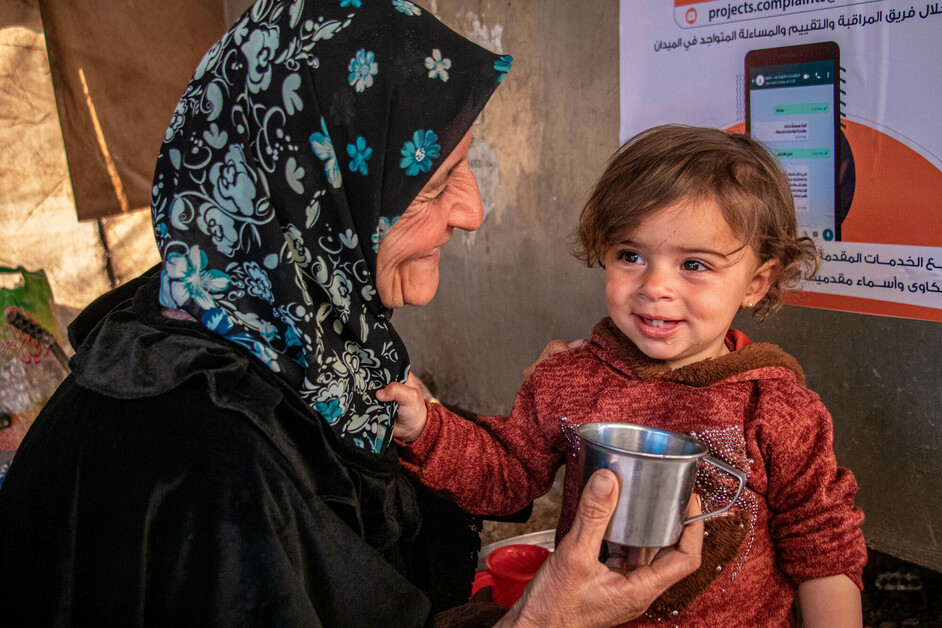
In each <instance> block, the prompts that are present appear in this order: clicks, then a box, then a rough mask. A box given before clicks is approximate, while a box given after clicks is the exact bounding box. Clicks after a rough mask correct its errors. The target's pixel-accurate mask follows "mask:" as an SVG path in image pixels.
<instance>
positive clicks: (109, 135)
mask: <svg viewBox="0 0 942 628" xmlns="http://www.w3.org/2000/svg"><path fill="white" fill-rule="evenodd" d="M39 5H40V11H41V14H42V21H43V28H44V30H45V34H46V48H47V51H48V54H49V65H50V69H51V74H52V83H53V88H54V90H55V95H56V107H57V109H58V112H59V120H60V124H61V126H62V135H63V141H64V144H65V151H66V156H67V159H68V165H69V175H70V178H71V180H72V188H73V191H74V195H75V206H76V211H77V213H78V217H79V219H80V220H84V219H94V218H100V217H103V216H110V215H114V214H120V213H123V212H126V211H129V210H133V209H140V208H149V207H150V198H151V187H152V181H153V176H154V164H155V162H156V159H157V153H158V151H159V150H160V145H161V142H162V141H163V139H164V134H165V131H166V129H167V126H168V124H169V121H170V117H171V115H172V114H173V110H174V107H175V106H176V103H177V101H178V100H179V98H180V95H181V94H182V93H183V90H184V89H185V88H186V84H187V81H188V80H189V78H190V76H191V75H192V73H193V69H194V68H195V67H196V66H197V64H198V63H199V61H200V59H201V58H202V56H203V53H204V52H205V51H206V50H208V49H209V47H210V46H211V45H212V44H213V42H214V41H215V40H216V39H217V38H218V37H219V36H220V35H221V34H222V33H224V32H225V30H226V18H225V10H224V6H223V3H222V2H215V3H213V2H191V1H189V0H161V2H152V1H151V0H126V1H124V2H120V3H115V2H112V1H111V0H83V1H82V2H62V1H61V0H40V2H39Z"/></svg>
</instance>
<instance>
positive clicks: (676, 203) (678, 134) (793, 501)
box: [378, 125, 867, 627]
mask: <svg viewBox="0 0 942 628" xmlns="http://www.w3.org/2000/svg"><path fill="white" fill-rule="evenodd" d="M796 232H797V223H796V218H795V207H794V203H793V201H792V197H791V191H790V189H789V184H788V180H787V178H786V176H785V173H784V172H783V170H782V168H781V166H780V165H779V164H778V162H777V161H776V159H775V158H774V157H773V156H772V155H771V154H770V153H769V152H768V151H767V150H766V149H765V148H764V147H762V145H760V144H759V143H757V142H755V141H754V140H752V139H750V138H748V137H745V136H741V135H729V134H726V133H724V132H722V131H719V130H716V129H707V128H696V127H686V126H680V125H666V126H660V127H656V128H653V129H650V130H648V131H645V132H643V133H641V134H639V135H638V136H636V137H634V138H632V139H631V140H629V141H628V142H627V143H626V144H625V145H624V146H623V147H622V148H621V149H620V150H619V151H618V152H617V153H616V154H615V155H614V156H613V158H612V159H611V161H610V162H609V164H608V167H607V168H606V170H605V172H604V173H603V174H602V177H601V178H600V179H599V181H598V183H597V184H596V186H595V190H594V191H593V193H592V196H591V197H590V199H589V201H588V203H587V204H586V206H585V208H584V209H583V211H582V216H581V219H580V227H579V232H578V235H579V240H580V243H581V249H582V250H581V255H580V257H581V258H582V259H583V260H584V261H585V262H586V263H587V264H588V265H589V266H590V267H591V266H592V265H594V264H596V263H598V264H599V265H600V266H601V267H602V268H604V269H605V275H606V299H607V304H608V313H609V316H608V317H607V318H604V319H603V320H602V321H601V322H599V323H598V324H597V325H596V326H595V329H594V331H593V335H592V339H591V341H590V342H589V343H587V344H586V345H584V346H582V347H580V348H576V349H573V350H570V351H567V352H563V353H558V354H556V355H554V356H552V357H550V358H547V359H546V360H544V361H542V362H541V363H540V364H539V365H538V366H537V368H536V370H535V371H534V372H533V374H532V375H531V376H530V377H529V378H527V379H526V381H525V382H524V384H523V386H522V388H521V389H520V391H519V393H518V394H517V398H516V400H515V401H514V405H513V409H512V411H511V415H510V416H509V417H479V418H478V419H477V421H475V422H471V421H466V420H464V419H462V418H460V417H457V416H455V415H453V414H451V413H450V412H448V411H447V410H446V409H445V408H444V407H443V406H442V405H440V404H437V403H428V404H426V403H424V402H423V401H422V397H421V392H419V391H418V389H417V388H415V387H412V386H404V385H401V384H391V385H390V386H389V387H387V388H385V389H384V390H383V391H380V394H378V397H379V398H380V399H381V400H383V401H389V400H393V399H395V400H398V401H399V402H400V409H399V416H398V419H397V425H396V427H395V432H394V433H395V435H396V436H397V438H398V442H399V445H400V458H401V460H402V463H403V465H404V466H405V468H406V469H407V470H408V471H409V472H410V473H412V474H413V475H414V476H415V477H417V478H418V479H419V480H420V481H421V482H422V483H423V484H425V485H426V486H428V487H430V488H431V489H433V490H434V491H436V492H438V493H440V494H442V495H445V496H448V497H449V498H451V499H453V500H454V501H456V502H457V503H458V504H459V505H460V506H461V507H462V508H464V509H466V510H468V511H469V512H472V513H476V514H506V513H510V512H514V511H517V510H519V509H520V508H523V507H524V506H525V505H526V504H528V503H529V502H530V501H532V500H533V499H534V498H536V497H539V496H540V495H543V494H545V493H546V492H547V491H548V490H549V488H550V487H551V485H552V483H553V479H554V477H555V474H556V471H557V469H558V468H559V466H560V465H561V464H563V463H565V462H567V461H569V460H574V455H575V453H576V452H577V447H578V443H577V437H576V433H575V429H574V428H575V427H576V426H578V425H580V424H582V423H588V422H594V421H620V422H628V423H641V424H645V425H649V426H653V427H657V428H661V429H667V430H671V431H674V432H680V433H685V434H691V433H692V434H694V435H695V436H696V437H698V438H699V439H700V440H701V441H703V442H704V443H705V444H706V445H707V446H708V447H709V448H710V453H711V454H712V455H713V456H715V457H717V458H720V459H722V460H725V461H726V462H728V463H730V464H732V465H734V466H736V467H738V468H739V469H741V470H743V471H744V472H745V473H746V474H747V476H748V483H747V486H746V489H745V490H744V492H743V495H742V497H741V498H740V499H739V500H738V501H737V503H736V505H735V506H734V508H733V509H732V511H731V512H733V513H734V514H732V515H729V516H718V517H714V518H712V519H711V520H709V521H708V522H707V526H706V532H705V536H706V538H705V539H704V549H703V563H702V565H701V567H700V569H699V571H697V572H696V573H694V574H692V575H691V576H689V577H688V578H686V579H685V580H683V581H681V582H680V583H678V584H677V585H676V586H675V587H674V588H672V589H670V590H669V591H668V592H666V593H665V594H664V595H663V596H662V597H661V598H660V599H658V600H657V601H656V602H655V604H654V605H652V607H651V608H650V609H649V611H648V613H647V615H646V616H644V617H642V618H641V619H639V620H636V621H635V622H633V623H632V624H631V625H662V624H663V623H664V622H667V623H669V625H675V624H677V625H710V626H782V625H793V624H794V621H795V619H794V617H793V606H794V594H795V589H796V588H797V591H798V597H799V600H800V607H801V613H802V616H803V619H804V625H805V626H829V627H833V626H844V625H847V626H859V625H860V624H861V609H860V592H859V588H860V587H861V586H862V583H861V572H862V569H863V566H864V564H865V563H866V558H867V554H866V547H865V545H864V540H863V536H862V534H861V531H860V523H861V521H862V519H863V514H862V513H861V511H860V510H859V509H858V508H855V507H854V494H855V493H856V490H857V484H856V481H855V480H854V477H853V475H852V474H851V473H850V472H849V471H847V470H846V469H841V468H839V467H838V466H837V464H836V462H835V458H834V451H833V448H832V426H831V418H830V415H829V414H828V412H827V410H826V409H825V407H824V406H823V405H822V403H821V401H820V399H819V398H818V396H817V395H816V394H815V393H813V392H811V391H810V390H808V389H807V388H805V386H804V375H803V373H802V370H801V368H800V367H799V366H798V364H797V362H796V361H795V359H794V358H792V357H791V356H790V355H788V354H787V353H785V352H783V351H782V350H781V349H779V348H778V347H777V346H775V345H771V344H766V343H753V342H751V341H750V340H749V339H748V338H747V337H746V336H745V335H744V334H743V333H741V332H739V331H736V330H731V329H730V325H731V323H732V321H733V317H734V316H735V315H736V313H737V312H738V311H739V309H740V308H745V309H748V310H752V311H753V314H755V315H756V316H758V317H759V318H763V317H765V316H766V315H767V314H769V313H771V312H773V311H775V310H776V309H777V308H778V307H779V306H780V305H781V301H782V297H783V295H784V293H785V292H786V291H787V290H789V288H790V287H791V286H793V285H794V283H795V282H796V281H797V280H798V279H799V278H800V277H802V276H807V275H808V274H813V273H814V272H815V271H816V268H817V264H818V261H817V252H816V249H815V247H814V244H813V243H812V242H811V241H810V240H808V239H806V238H798V237H797V235H796ZM577 475H578V474H577V473H566V478H565V485H564V496H563V507H562V514H561V516H560V521H559V525H558V528H557V540H558V539H559V538H561V537H562V536H563V535H565V533H566V531H567V530H568V529H569V527H570V525H571V522H572V515H573V512H574V510H575V506H576V503H577V499H578V494H579V489H580V486H579V483H580V478H579V477H576V476H577ZM728 482H729V481H728V479H727V476H724V475H723V474H722V473H721V472H712V471H711V467H706V466H704V467H703V468H701V470H700V473H699V475H698V479H697V487H696V491H697V492H698V493H699V494H700V496H701V498H702V499H703V507H704V509H705V510H706V509H710V510H712V509H714V508H715V507H717V506H718V505H722V504H724V503H726V500H727V495H728V491H729V484H728Z"/></svg>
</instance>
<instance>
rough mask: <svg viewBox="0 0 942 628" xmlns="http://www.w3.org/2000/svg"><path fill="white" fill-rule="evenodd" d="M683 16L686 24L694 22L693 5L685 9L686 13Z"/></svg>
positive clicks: (695, 16)
mask: <svg viewBox="0 0 942 628" xmlns="http://www.w3.org/2000/svg"><path fill="white" fill-rule="evenodd" d="M684 17H686V18H687V23H688V24H693V23H694V22H696V21H697V10H696V9H694V8H693V7H691V8H689V9H687V15H686V16H684Z"/></svg>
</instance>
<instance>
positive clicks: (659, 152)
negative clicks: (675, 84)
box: [576, 124, 819, 319]
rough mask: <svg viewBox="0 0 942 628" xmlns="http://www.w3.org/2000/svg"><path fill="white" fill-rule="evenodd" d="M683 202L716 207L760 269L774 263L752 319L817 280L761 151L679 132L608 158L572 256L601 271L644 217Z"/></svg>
mask: <svg viewBox="0 0 942 628" xmlns="http://www.w3.org/2000/svg"><path fill="white" fill-rule="evenodd" d="M685 198H687V199H692V200H696V199H704V198H709V199H712V200H715V201H716V203H717V204H718V205H719V206H720V208H721V210H722V212H723V216H724V218H726V222H727V223H729V226H730V227H731V228H732V230H733V232H734V233H736V234H737V235H738V236H740V237H741V238H742V243H743V246H746V245H749V246H752V248H753V250H754V251H755V252H756V255H758V257H759V259H760V260H761V261H762V262H765V261H768V260H770V259H777V260H779V262H781V266H779V267H778V268H777V270H776V271H775V273H774V275H773V277H772V285H771V287H770V288H769V291H768V293H767V294H766V296H765V298H763V299H762V300H761V301H760V302H759V303H757V304H756V307H755V309H754V310H753V314H754V315H755V316H757V317H758V318H760V319H761V318H765V316H767V315H768V314H770V313H772V312H774V311H775V310H777V309H778V308H779V307H781V304H782V298H783V297H784V295H785V293H786V292H788V291H789V290H790V289H792V288H793V287H794V285H795V284H796V283H797V282H798V280H800V279H801V278H803V277H808V276H811V275H813V274H814V273H816V272H817V269H818V264H819V261H818V251H817V248H816V247H815V245H814V242H813V241H812V240H811V239H810V238H806V237H801V238H800V237H798V222H797V220H796V217H795V203H794V201H793V199H792V194H791V188H790V186H789V184H788V177H787V176H786V175H785V171H784V170H783V169H782V166H781V164H780V163H779V162H778V160H777V159H776V158H775V157H774V156H773V155H772V154H771V153H770V152H769V151H768V149H766V148H765V147H764V146H763V145H762V144H760V143H759V142H757V141H756V140H754V139H752V138H751V137H748V136H746V135H734V134H729V133H725V132H723V131H721V130H719V129H711V128H704V127H693V126H685V125H680V124H666V125H662V126H657V127H654V128H651V129H648V130H647V131H643V132H641V133H639V134H638V135H636V136H634V137H633V138H631V139H630V140H628V141H627V142H625V143H624V145H622V147H621V148H620V149H619V150H618V151H617V152H616V153H615V154H614V155H613V156H612V158H611V159H610V160H609V162H608V166H607V167H606V168H605V172H603V173H602V176H601V177H600V178H599V180H598V182H597V183H596V184H595V188H594V189H593V191H592V194H591V196H590V197H589V200H588V201H587V202H586V205H585V207H584V208H583V210H582V215H581V216H580V218H579V230H578V232H577V236H578V240H579V242H578V244H577V248H578V251H577V253H576V255H577V256H578V257H579V258H580V259H581V260H583V261H584V262H585V263H586V264H587V265H588V266H590V267H591V266H593V265H594V264H596V263H598V264H601V263H602V259H603V258H604V256H605V254H606V252H607V251H608V250H609V248H610V247H612V246H613V245H615V244H617V243H618V242H620V241H621V240H622V239H623V238H624V237H626V235H628V234H630V233H632V232H633V231H634V230H635V229H637V228H638V226H639V225H640V224H641V222H642V220H644V219H645V218H646V217H647V216H648V215H650V214H652V213H654V212H656V211H658V210H660V209H663V208H665V207H667V206H669V205H671V204H673V203H675V202H677V201H680V200H681V199H685Z"/></svg>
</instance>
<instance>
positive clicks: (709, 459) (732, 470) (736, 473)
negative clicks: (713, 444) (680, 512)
mask: <svg viewBox="0 0 942 628" xmlns="http://www.w3.org/2000/svg"><path fill="white" fill-rule="evenodd" d="M703 461H704V462H706V463H708V464H712V465H713V466H714V467H718V468H719V469H721V470H722V471H726V472H727V473H729V474H730V475H732V476H733V477H735V478H736V479H737V480H738V483H739V486H737V487H736V494H735V495H733V498H732V499H731V500H729V503H728V504H726V505H725V506H723V507H722V508H720V509H718V510H714V511H712V512H706V513H703V514H702V515H697V516H696V517H691V518H690V519H687V520H686V521H684V525H687V524H688V523H693V522H694V521H699V520H700V519H706V518H707V517H712V516H713V515H718V514H720V513H721V512H726V511H727V510H729V509H730V508H731V507H732V506H733V504H735V503H736V500H737V499H739V496H740V495H742V489H743V487H744V486H745V485H746V474H745V473H743V472H742V471H740V470H739V469H737V468H736V467H734V466H732V465H729V464H726V463H725V462H723V461H722V460H717V459H716V458H714V457H713V456H704V457H703Z"/></svg>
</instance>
